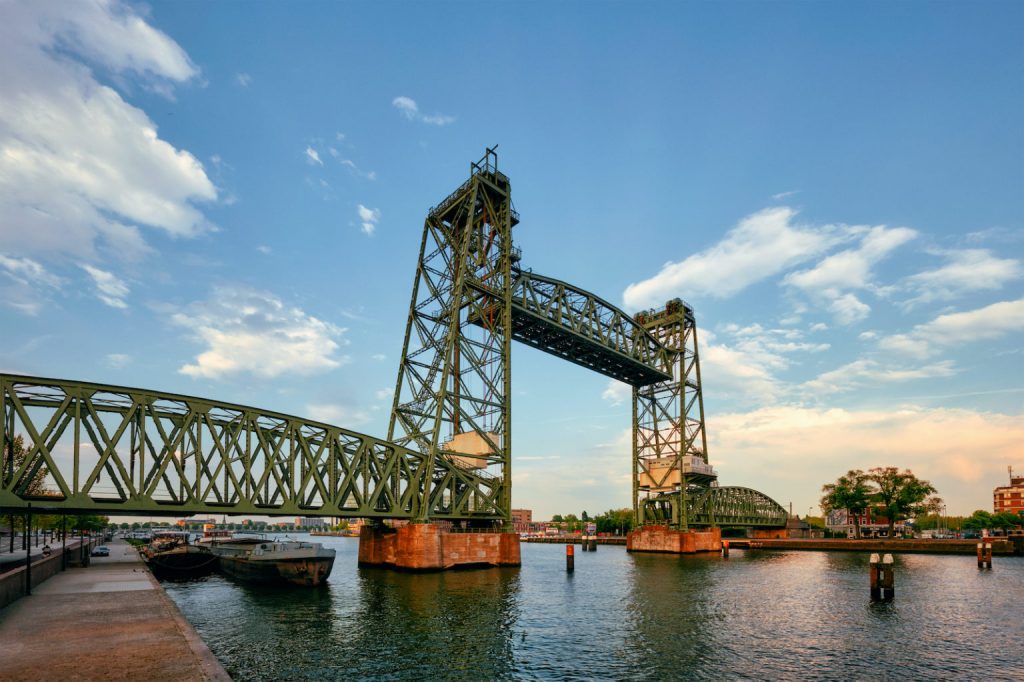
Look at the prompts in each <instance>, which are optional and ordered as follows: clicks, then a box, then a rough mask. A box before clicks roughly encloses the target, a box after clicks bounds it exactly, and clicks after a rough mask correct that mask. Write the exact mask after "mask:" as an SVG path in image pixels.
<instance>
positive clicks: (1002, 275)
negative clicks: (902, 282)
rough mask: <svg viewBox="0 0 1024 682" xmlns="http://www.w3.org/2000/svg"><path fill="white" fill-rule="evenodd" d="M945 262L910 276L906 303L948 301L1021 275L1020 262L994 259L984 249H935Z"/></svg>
mask: <svg viewBox="0 0 1024 682" xmlns="http://www.w3.org/2000/svg"><path fill="white" fill-rule="evenodd" d="M935 254H936V255H941V256H944V257H945V258H946V264H945V265H943V266H942V267H940V268H936V269H934V270H926V271H924V272H919V273H917V274H916V275H912V276H910V277H908V278H907V280H906V287H907V288H908V289H909V290H910V291H912V292H915V293H916V296H914V298H912V299H910V300H909V301H907V305H908V306H913V305H915V304H917V303H928V302H931V301H949V300H952V299H954V298H957V297H958V296H961V295H963V294H966V293H970V292H973V291H985V290H988V291H992V290H997V289H1001V288H1002V287H1003V285H1004V284H1006V283H1007V282H1011V281H1013V280H1015V279H1018V278H1020V277H1021V275H1022V274H1024V270H1022V269H1021V264H1020V261H1018V260H1016V259H1012V258H998V257H996V256H994V255H992V252H991V251H989V250H988V249H964V250H959V251H937V252H935Z"/></svg>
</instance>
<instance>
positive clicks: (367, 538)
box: [359, 523, 521, 571]
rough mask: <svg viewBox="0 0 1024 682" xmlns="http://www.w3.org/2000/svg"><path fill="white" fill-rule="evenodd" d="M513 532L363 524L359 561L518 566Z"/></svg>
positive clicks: (432, 567)
mask: <svg viewBox="0 0 1024 682" xmlns="http://www.w3.org/2000/svg"><path fill="white" fill-rule="evenodd" d="M520 564H521V561H520V559H519V536H518V535H517V534H516V533H501V532H493V531H485V532H456V533H453V532H448V531H444V530H442V529H440V528H438V527H437V526H436V525H434V524H432V523H416V524H409V525H408V526H401V527H400V528H375V527H370V526H363V528H362V530H361V531H360V533H359V565H360V566H386V567H390V568H397V569H403V570H409V571H443V570H445V569H449V568H463V567H472V566H519V565H520Z"/></svg>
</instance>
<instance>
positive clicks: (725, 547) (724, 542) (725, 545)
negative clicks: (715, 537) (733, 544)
mask: <svg viewBox="0 0 1024 682" xmlns="http://www.w3.org/2000/svg"><path fill="white" fill-rule="evenodd" d="M722 556H723V557H725V558H726V559H728V558H729V541H728V540H722Z"/></svg>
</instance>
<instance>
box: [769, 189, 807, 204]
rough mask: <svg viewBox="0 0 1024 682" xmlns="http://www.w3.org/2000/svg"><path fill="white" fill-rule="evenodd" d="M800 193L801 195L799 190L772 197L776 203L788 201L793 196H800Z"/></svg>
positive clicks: (780, 193)
mask: <svg viewBox="0 0 1024 682" xmlns="http://www.w3.org/2000/svg"><path fill="white" fill-rule="evenodd" d="M799 193H800V190H798V189H794V190H790V191H788V192H779V193H778V194H773V195H772V199H774V200H775V201H781V200H782V199H787V198H789V197H791V196H793V195H795V194H799Z"/></svg>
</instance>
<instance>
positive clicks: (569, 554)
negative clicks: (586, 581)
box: [565, 545, 575, 573]
mask: <svg viewBox="0 0 1024 682" xmlns="http://www.w3.org/2000/svg"><path fill="white" fill-rule="evenodd" d="M574 551H575V547H574V546H573V545H566V546H565V572H566V573H572V572H573V569H574V568H575V567H574V566H573V552H574Z"/></svg>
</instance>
